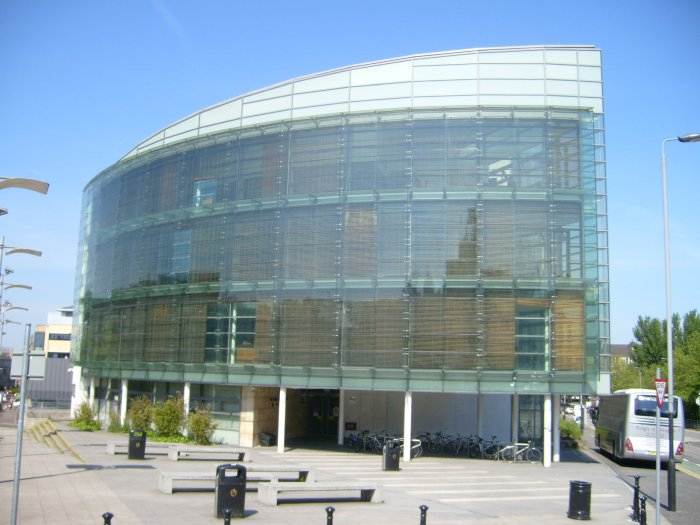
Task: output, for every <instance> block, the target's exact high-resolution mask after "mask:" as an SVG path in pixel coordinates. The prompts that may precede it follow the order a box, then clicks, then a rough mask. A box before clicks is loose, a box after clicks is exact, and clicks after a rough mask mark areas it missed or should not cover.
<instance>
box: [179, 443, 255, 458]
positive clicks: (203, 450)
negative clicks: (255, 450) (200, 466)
mask: <svg viewBox="0 0 700 525" xmlns="http://www.w3.org/2000/svg"><path fill="white" fill-rule="evenodd" d="M243 458H245V450H242V449H240V448H230V447H193V446H189V445H172V446H171V447H170V448H169V449H168V459H171V460H173V461H179V460H180V459H190V460H198V461H243Z"/></svg>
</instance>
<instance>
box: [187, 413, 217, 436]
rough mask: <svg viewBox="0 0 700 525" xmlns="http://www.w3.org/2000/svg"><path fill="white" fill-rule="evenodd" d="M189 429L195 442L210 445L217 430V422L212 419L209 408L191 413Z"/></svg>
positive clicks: (188, 423) (188, 421) (188, 422)
mask: <svg viewBox="0 0 700 525" xmlns="http://www.w3.org/2000/svg"><path fill="white" fill-rule="evenodd" d="M187 429H188V432H189V435H190V437H191V438H192V439H194V441H195V443H198V444H200V445H209V444H210V443H211V436H212V434H214V430H216V423H214V421H213V420H212V418H211V414H210V413H209V411H208V410H205V409H199V410H196V411H194V412H192V413H190V417H189V418H188V420H187Z"/></svg>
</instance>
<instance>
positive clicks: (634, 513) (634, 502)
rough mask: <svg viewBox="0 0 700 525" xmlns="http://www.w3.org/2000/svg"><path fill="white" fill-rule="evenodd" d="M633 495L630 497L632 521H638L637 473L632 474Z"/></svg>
mask: <svg viewBox="0 0 700 525" xmlns="http://www.w3.org/2000/svg"><path fill="white" fill-rule="evenodd" d="M632 477H633V478H634V496H633V497H632V521H639V478H640V477H641V476H639V475H633V476H632Z"/></svg>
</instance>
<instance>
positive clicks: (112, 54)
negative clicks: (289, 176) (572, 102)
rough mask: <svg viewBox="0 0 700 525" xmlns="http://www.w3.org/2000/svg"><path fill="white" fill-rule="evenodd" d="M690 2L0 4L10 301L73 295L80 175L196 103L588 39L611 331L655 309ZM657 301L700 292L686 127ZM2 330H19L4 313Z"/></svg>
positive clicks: (36, 317) (686, 77) (623, 335)
mask: <svg viewBox="0 0 700 525" xmlns="http://www.w3.org/2000/svg"><path fill="white" fill-rule="evenodd" d="M699 27H700V2H699V1H697V0H673V1H670V0H667V1H663V2H662V1H655V0H636V1H621V0H618V1H616V2H609V1H597V0H590V1H587V2H586V1H566V0H559V1H541V2H537V1H527V2H524V1H523V2H515V1H503V0H489V1H488V2H483V3H481V5H480V3H479V2H467V1H462V2H460V1H452V2H448V1H442V0H432V1H430V2H425V1H421V2H411V1H408V0H404V1H400V2H393V1H385V2H380V1H376V0H375V1H374V2H364V1H354V2H328V1H325V2H303V1H299V2H282V1H280V2H274V1H268V2H265V1H259V2H243V1H241V2H226V1H222V2H213V1H201V2H189V1H166V0H151V1H146V0H142V1H137V0H122V1H120V2H94V1H87V0H85V1H66V2H54V1H41V0H35V1H32V2H26V1H22V0H5V1H3V2H2V3H0V121H1V122H2V130H3V133H2V140H0V158H1V159H2V163H0V176H3V177H33V178H38V179H43V180H46V181H48V182H50V183H51V190H50V192H49V194H48V195H47V196H41V195H39V194H35V193H30V192H22V191H19V190H3V191H2V193H0V207H4V208H9V210H10V213H9V214H8V215H6V216H3V217H1V218H0V234H4V235H5V236H6V237H7V242H8V244H12V245H21V246H27V247H31V248H37V249H40V250H43V252H44V256H43V257H42V258H41V259H37V258H33V257H28V256H22V255H17V256H12V257H11V258H8V259H7V260H6V262H7V264H8V265H9V266H11V267H12V268H14V269H15V273H14V274H13V275H12V278H13V279H14V282H21V283H26V284H31V285H33V286H34V290H33V291H32V292H27V291H24V290H10V291H9V292H7V295H6V299H9V300H10V301H12V302H13V303H14V304H17V305H22V306H27V307H29V308H30V309H31V311H30V312H28V313H26V314H25V313H23V312H12V316H11V318H12V319H13V320H16V321H20V322H32V323H40V322H42V321H43V320H44V319H45V318H46V313H47V311H49V310H51V309H55V308H56V307H58V306H62V305H66V304H70V303H72V301H73V284H74V271H75V254H76V248H77V234H78V220H79V213H80V199H81V192H82V188H83V187H84V185H85V184H86V183H87V181H88V180H90V179H91V178H92V177H93V176H95V175H96V174H97V173H98V172H99V171H100V170H102V169H104V168H105V167H107V166H108V165H110V164H112V163H113V162H115V161H116V160H118V159H119V157H121V156H122V155H123V154H124V153H126V152H127V151H128V150H129V149H130V148H131V147H132V146H134V145H135V144H136V143H138V142H139V141H141V140H142V139H144V138H146V137H147V136H148V135H150V134H151V133H153V132H155V131H157V130H158V129H160V128H161V127H163V126H165V125H166V124H168V123H170V122H172V121H175V120H177V119H179V118H181V117H183V116H185V115H187V114H189V113H191V112H193V111H195V110H197V109H200V108H202V107H204V106H208V105H211V104H213V103H216V102H218V101H221V100H224V99H227V98H231V97H233V96H235V95H238V94H241V93H243V92H246V91H249V90H252V89H255V88H259V87H263V86H266V85H269V84H272V83H275V82H279V81H282V80H285V79H287V78H290V77H295V76H300V75H303V74H307V73H314V72H318V71H321V70H324V69H330V68H334V67H339V66H344V65H348V64H353V63H357V62H364V61H369V60H375V59H382V58H389V57H393V56H401V55H407V54H412V53H420V52H428V51H439V50H447V49H459V48H468V47H485V46H505V45H527V44H594V45H597V46H598V47H600V48H601V49H602V50H603V59H604V80H605V86H604V94H605V97H606V105H605V111H606V128H607V160H608V172H607V173H608V194H609V200H608V206H609V228H610V263H611V283H612V286H611V293H612V340H613V342H628V341H629V340H630V339H631V338H632V327H633V326H634V323H635V320H636V317H637V315H639V314H642V315H652V316H658V317H660V316H663V315H664V295H663V294H664V287H663V244H662V240H663V237H662V228H661V191H660V178H659V177H660V176H659V165H660V160H659V157H660V143H661V140H662V139H663V138H665V137H671V136H675V135H678V134H683V133H688V132H692V131H697V132H700V94H699V92H698V86H700V54H699V53H698V50H699V49H700V30H699V29H698V28H699ZM668 153H669V174H670V178H671V183H670V191H671V232H672V258H673V259H672V269H673V296H674V297H673V306H674V310H675V311H680V312H686V311H688V310H690V309H693V308H698V307H700V278H699V277H698V269H699V268H700V233H699V231H700V227H699V226H700V225H699V222H700V220H699V219H700V214H699V213H698V206H699V203H698V200H699V199H698V197H700V182H699V179H700V144H685V145H681V144H678V143H673V144H671V145H670V146H669V150H668ZM8 317H9V316H8ZM7 332H8V335H7V336H6V338H5V343H6V344H9V345H19V344H21V340H22V331H21V329H20V328H19V327H18V326H15V325H11V326H9V327H8V328H7Z"/></svg>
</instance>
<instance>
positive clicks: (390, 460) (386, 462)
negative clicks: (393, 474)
mask: <svg viewBox="0 0 700 525" xmlns="http://www.w3.org/2000/svg"><path fill="white" fill-rule="evenodd" d="M400 455H401V445H400V444H399V443H398V441H387V442H386V443H384V448H382V470H399V456H400Z"/></svg>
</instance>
